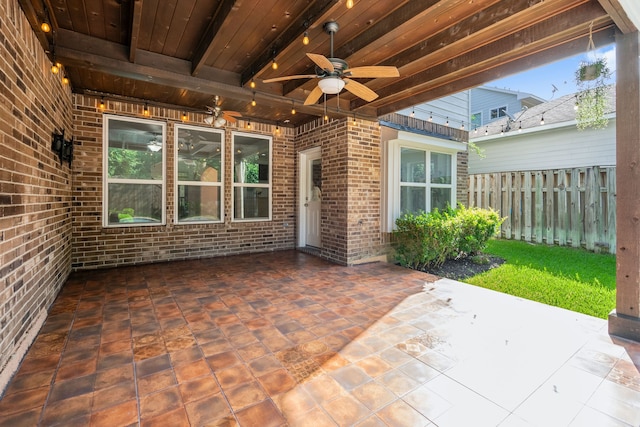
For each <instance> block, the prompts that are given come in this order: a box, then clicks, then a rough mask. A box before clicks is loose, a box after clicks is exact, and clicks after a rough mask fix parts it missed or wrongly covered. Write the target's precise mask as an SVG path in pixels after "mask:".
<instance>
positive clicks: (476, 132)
mask: <svg viewBox="0 0 640 427" xmlns="http://www.w3.org/2000/svg"><path fill="white" fill-rule="evenodd" d="M473 133H475V134H476V135H477V134H478V126H476V127H475V128H474V129H473Z"/></svg>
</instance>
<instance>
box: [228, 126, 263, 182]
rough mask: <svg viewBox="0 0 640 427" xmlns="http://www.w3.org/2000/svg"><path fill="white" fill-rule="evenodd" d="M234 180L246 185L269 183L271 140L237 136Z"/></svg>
mask: <svg viewBox="0 0 640 427" xmlns="http://www.w3.org/2000/svg"><path fill="white" fill-rule="evenodd" d="M233 148H234V151H235V152H234V153H233V159H234V162H233V180H234V182H238V183H245V184H257V183H261V184H268V183H269V158H270V156H269V140H268V139H264V138H253V137H247V136H241V135H236V136H235V138H234V144H233Z"/></svg>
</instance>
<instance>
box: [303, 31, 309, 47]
mask: <svg viewBox="0 0 640 427" xmlns="http://www.w3.org/2000/svg"><path fill="white" fill-rule="evenodd" d="M309 42H310V40H309V33H308V32H307V31H305V32H304V35H303V36H302V44H303V45H305V46H307V45H308V44H309Z"/></svg>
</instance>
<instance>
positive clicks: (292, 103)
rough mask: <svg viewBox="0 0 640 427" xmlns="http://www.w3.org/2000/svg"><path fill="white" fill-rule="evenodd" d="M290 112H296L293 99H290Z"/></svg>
mask: <svg viewBox="0 0 640 427" xmlns="http://www.w3.org/2000/svg"><path fill="white" fill-rule="evenodd" d="M291 114H296V104H295V102H294V101H291Z"/></svg>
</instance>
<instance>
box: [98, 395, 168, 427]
mask: <svg viewBox="0 0 640 427" xmlns="http://www.w3.org/2000/svg"><path fill="white" fill-rule="evenodd" d="M94 403H95V402H94ZM137 422H138V403H137V401H136V400H135V399H132V400H129V401H128V402H123V403H120V404H118V405H115V406H110V407H108V408H106V409H104V410H101V411H97V412H93V413H92V414H91V426H92V427H94V426H96V427H101V426H105V427H111V426H128V425H135V424H137ZM173 425H174V424H172V426H173Z"/></svg>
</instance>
